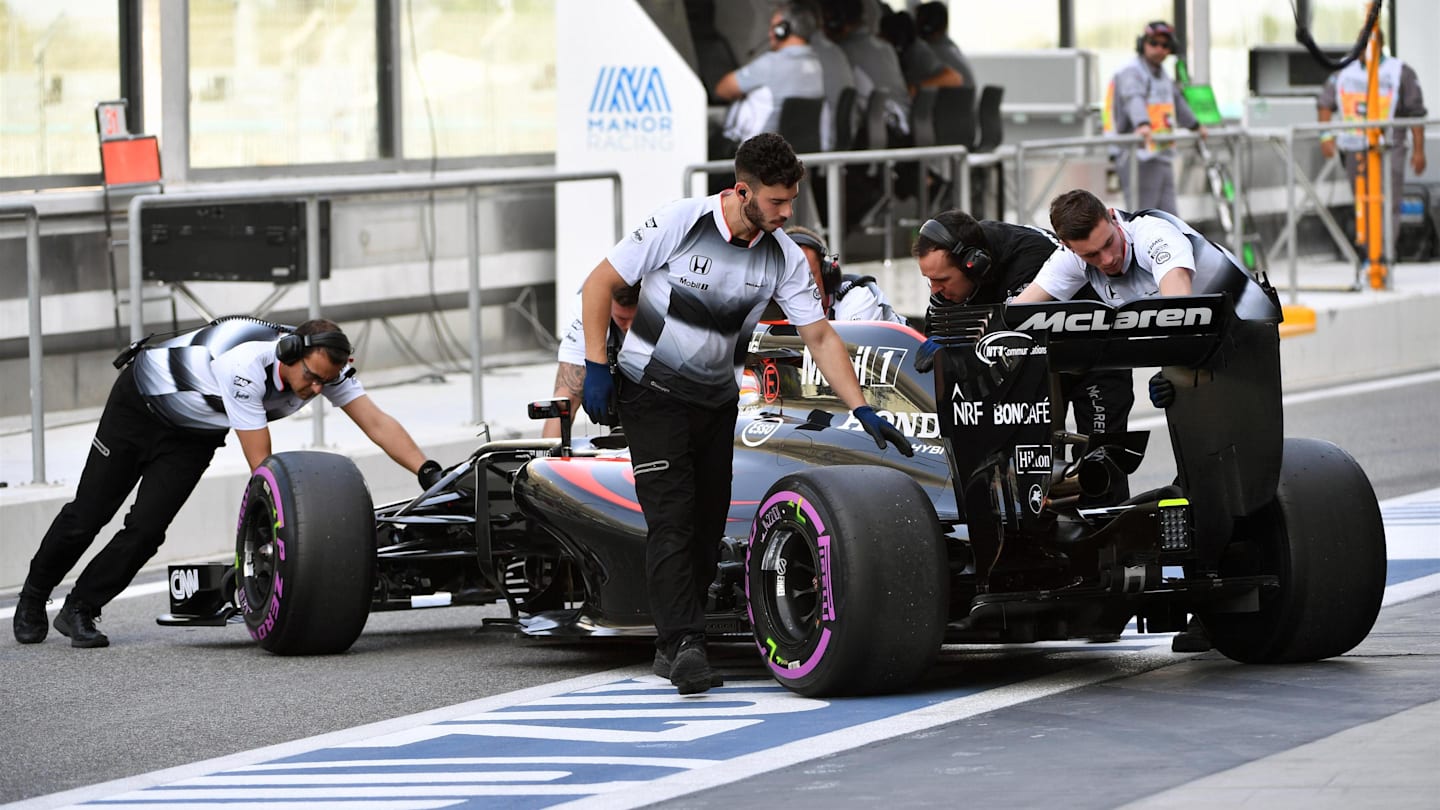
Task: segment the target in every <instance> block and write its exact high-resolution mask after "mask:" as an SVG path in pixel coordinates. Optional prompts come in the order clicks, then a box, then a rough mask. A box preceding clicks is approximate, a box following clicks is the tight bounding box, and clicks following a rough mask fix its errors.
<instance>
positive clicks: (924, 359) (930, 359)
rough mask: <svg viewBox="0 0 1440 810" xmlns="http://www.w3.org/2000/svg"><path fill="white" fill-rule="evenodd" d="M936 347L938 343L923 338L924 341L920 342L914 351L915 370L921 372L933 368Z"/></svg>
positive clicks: (938, 346)
mask: <svg viewBox="0 0 1440 810" xmlns="http://www.w3.org/2000/svg"><path fill="white" fill-rule="evenodd" d="M938 348H940V344H939V343H936V342H935V341H934V340H932V339H930V338H925V342H924V343H921V344H920V348H919V349H918V350H917V351H916V352H915V370H916V371H918V372H920V373H922V374H923V373H925V372H927V371H929V370H930V369H933V368H935V350H936V349H938Z"/></svg>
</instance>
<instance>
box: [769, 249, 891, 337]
mask: <svg viewBox="0 0 1440 810" xmlns="http://www.w3.org/2000/svg"><path fill="white" fill-rule="evenodd" d="M785 233H787V234H789V236H790V238H791V239H793V240H795V244H797V245H799V246H800V250H802V251H804V253H805V260H806V261H807V262H809V263H810V274H811V275H812V276H814V278H815V286H816V287H817V288H818V289H819V290H820V305H821V307H822V308H823V309H824V310H825V317H826V318H828V319H830V320H832V321H890V322H891V323H905V322H906V321H905V316H904V315H901V314H900V313H898V312H896V311H895V308H894V307H892V306H890V301H889V299H887V298H886V297H885V293H884V292H882V291H881V290H880V285H878V284H876V283H875V277H874V276H856V275H852V274H849V273H843V272H841V270H840V258H839V257H838V256H835V255H833V254H831V253H830V248H829V247H828V246H827V245H826V244H825V240H823V239H821V238H820V235H819V234H817V233H815V232H814V231H812V230H810V229H809V228H805V227H802V226H799V225H793V226H791V227H789V228H786V229H785Z"/></svg>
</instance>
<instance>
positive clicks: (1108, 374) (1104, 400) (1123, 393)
mask: <svg viewBox="0 0 1440 810" xmlns="http://www.w3.org/2000/svg"><path fill="white" fill-rule="evenodd" d="M1060 392H1061V394H1062V395H1063V396H1064V397H1065V401H1066V402H1069V403H1070V407H1072V408H1074V409H1075V430H1076V432H1078V433H1081V434H1083V435H1086V436H1088V435H1090V434H1091V433H1124V432H1125V430H1126V429H1127V428H1128V425H1129V422H1130V409H1131V408H1132V407H1133V406H1134V405H1135V374H1134V372H1133V371H1131V370H1129V369H1109V370H1105V371H1087V372H1085V373H1084V374H1061V375H1060ZM1128 497H1130V483H1129V481H1128V479H1127V480H1126V481H1122V482H1120V483H1119V484H1118V485H1117V486H1116V487H1115V488H1114V492H1113V493H1112V494H1111V496H1110V497H1109V498H1107V499H1104V501H1105V502H1106V503H1107V504H1108V503H1109V502H1111V501H1113V502H1116V503H1118V502H1120V501H1123V500H1125V499H1126V498H1128Z"/></svg>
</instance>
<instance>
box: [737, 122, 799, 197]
mask: <svg viewBox="0 0 1440 810" xmlns="http://www.w3.org/2000/svg"><path fill="white" fill-rule="evenodd" d="M804 177H805V164H804V163H803V162H801V160H800V158H797V157H795V150H794V149H792V148H791V147H790V142H789V141H786V140H785V139H784V138H782V137H780V136H779V135H777V134H775V133H774V132H762V133H760V134H759V135H756V136H755V137H753V138H750V139H749V140H747V141H745V142H744V143H742V144H740V148H739V149H737V150H735V179H736V180H739V181H741V182H743V183H752V184H755V185H761V186H793V185H795V184H796V183H799V182H800V181H801V180H802V179H804Z"/></svg>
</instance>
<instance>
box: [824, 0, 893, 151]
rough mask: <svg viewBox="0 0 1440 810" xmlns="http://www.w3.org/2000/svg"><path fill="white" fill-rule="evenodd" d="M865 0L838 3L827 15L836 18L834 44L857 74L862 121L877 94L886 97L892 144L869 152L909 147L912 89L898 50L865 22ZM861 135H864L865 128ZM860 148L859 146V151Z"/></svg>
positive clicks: (878, 145)
mask: <svg viewBox="0 0 1440 810" xmlns="http://www.w3.org/2000/svg"><path fill="white" fill-rule="evenodd" d="M865 2H866V0H837V2H836V3H835V4H834V5H833V6H832V7H831V8H830V9H829V10H828V11H827V13H830V14H833V15H835V21H834V22H835V25H834V27H835V30H837V31H838V33H837V34H836V36H835V44H836V45H839V46H840V49H841V50H843V51H845V57H846V58H847V59H849V60H850V69H851V70H852V71H854V73H855V106H856V109H858V110H860V114H861V116H862V117H863V116H864V115H865V111H866V110H868V109H869V106H870V95H871V94H872V93H874V92H875V91H876V90H882V91H884V92H885V94H886V101H885V123H886V125H887V126H888V127H889V128H890V129H891V131H892V132H891V140H892V142H893V143H892V144H883V143H870V144H864V146H865V147H866V148H870V149H882V148H885V147H886V146H887V145H895V146H908V145H910V143H909V141H908V139H909V137H910V89H909V86H908V85H907V84H906V82H905V74H904V72H902V70H901V68H900V58H899V57H898V56H896V55H895V49H894V48H892V47H891V46H890V45H889V43H887V42H885V41H884V40H883V39H880V38H879V37H877V36H876V35H875V33H874V31H873V30H872V29H871V27H870V26H869V25H868V24H867V23H866V19H865ZM860 131H861V132H863V131H864V129H863V128H862V129H861V130H860ZM858 146H859V145H857V147H858Z"/></svg>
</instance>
